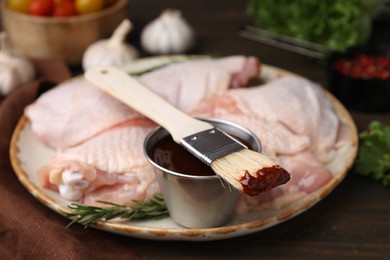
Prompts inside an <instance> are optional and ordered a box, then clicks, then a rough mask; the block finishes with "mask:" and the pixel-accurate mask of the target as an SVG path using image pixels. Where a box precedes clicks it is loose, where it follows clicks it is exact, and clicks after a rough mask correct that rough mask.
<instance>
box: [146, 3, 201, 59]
mask: <svg viewBox="0 0 390 260" xmlns="http://www.w3.org/2000/svg"><path fill="white" fill-rule="evenodd" d="M194 41H195V34H194V31H193V29H192V28H191V26H190V25H189V24H188V23H187V21H186V20H185V19H184V18H183V17H182V15H181V12H180V11H178V10H174V9H167V10H165V11H163V12H162V13H161V15H160V16H159V17H158V18H157V19H155V20H153V21H151V22H150V23H149V24H147V25H146V26H145V28H144V30H143V31H142V34H141V45H142V47H143V48H144V49H145V50H146V51H148V52H149V53H152V54H170V53H176V54H178V53H185V52H186V51H188V50H189V49H190V48H191V47H192V46H193V44H194Z"/></svg>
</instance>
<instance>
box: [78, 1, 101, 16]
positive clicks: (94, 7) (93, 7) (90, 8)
mask: <svg viewBox="0 0 390 260" xmlns="http://www.w3.org/2000/svg"><path fill="white" fill-rule="evenodd" d="M103 3H104V1H103V0H76V2H75V5H76V10H77V12H78V13H79V14H89V13H93V12H97V11H99V10H101V9H102V8H103Z"/></svg>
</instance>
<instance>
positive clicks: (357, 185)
mask: <svg viewBox="0 0 390 260" xmlns="http://www.w3.org/2000/svg"><path fill="white" fill-rule="evenodd" d="M245 5H246V1H239V0H236V1H191V3H189V2H187V1H172V0H171V1H161V2H159V1H152V0H148V1H145V0H143V1H140V0H139V1H132V4H131V7H130V9H129V17H130V18H131V19H132V20H133V22H134V23H135V31H134V34H133V36H132V37H133V39H134V40H137V39H138V34H139V32H140V31H141V29H142V28H143V26H144V25H145V23H147V22H148V21H150V20H151V19H153V18H154V17H156V16H157V15H158V14H159V13H160V11H161V10H162V9H164V8H177V9H179V10H181V11H182V14H183V16H184V17H186V19H187V20H188V21H189V23H190V24H191V25H192V26H193V27H194V29H195V31H196V33H197V37H198V39H197V44H198V46H197V49H196V51H195V52H194V53H201V54H204V53H210V54H218V55H233V54H246V55H255V56H258V57H259V58H260V59H261V60H262V62H263V63H265V64H269V65H273V66H277V67H280V68H283V69H286V70H289V71H292V72H295V73H297V74H299V75H302V76H305V77H307V78H309V79H311V80H313V81H316V82H319V83H320V84H322V85H323V86H324V87H326V86H327V80H326V73H325V68H324V64H322V63H320V62H317V61H313V60H311V59H308V58H307V57H303V56H301V55H298V54H294V53H290V52H287V51H283V50H280V49H276V48H273V47H269V46H266V45H263V44H259V43H256V42H253V41H250V40H247V39H243V38H241V37H239V36H238V33H237V32H238V31H237V30H238V27H239V26H242V25H245V24H251V23H252V18H251V17H250V16H248V15H247V14H246V13H245ZM389 25H390V23H389V22H388V21H384V22H377V23H376V24H375V27H374V32H373V36H372V41H386V42H390V35H389V31H388V29H386V28H389V27H388V26H389ZM389 102H390V97H389ZM351 114H352V115H353V118H354V120H355V123H356V125H357V126H358V128H359V130H363V129H365V128H366V127H367V124H368V123H369V122H370V121H371V120H373V119H378V120H381V121H382V122H385V123H387V124H390V114H365V113H357V112H353V111H351ZM123 241H124V242H125V243H128V244H129V245H132V246H133V247H134V248H135V249H136V251H137V252H138V253H139V255H140V256H141V257H143V258H144V259H268V258H285V259H291V258H295V259H346V258H347V259H352V258H353V259H373V258H375V259H390V189H389V188H385V187H383V186H382V185H381V184H380V183H377V182H374V181H372V180H371V179H368V178H365V177H361V176H359V175H357V174H356V173H355V172H353V171H351V172H350V173H349V174H348V176H347V178H346V179H345V180H344V181H343V182H342V183H341V184H340V185H339V186H338V187H337V188H336V189H335V190H334V191H333V192H332V193H331V194H330V195H329V196H327V197H326V198H325V199H324V200H323V201H321V202H320V203H318V204H317V205H315V206H314V207H313V208H311V209H309V210H308V211H306V212H305V213H303V214H301V215H299V216H297V217H295V218H293V219H291V220H289V221H287V222H285V223H282V224H280V225H277V226H275V227H272V228H270V229H267V230H265V231H261V232H258V233H256V234H253V235H249V236H244V237H240V238H234V239H229V240H222V241H214V242H204V243H203V242H201V243H199V242H161V241H143V240H137V239H128V238H123Z"/></svg>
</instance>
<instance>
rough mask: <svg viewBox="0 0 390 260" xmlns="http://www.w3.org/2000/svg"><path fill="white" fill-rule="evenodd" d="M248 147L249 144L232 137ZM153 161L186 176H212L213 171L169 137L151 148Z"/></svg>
mask: <svg viewBox="0 0 390 260" xmlns="http://www.w3.org/2000/svg"><path fill="white" fill-rule="evenodd" d="M234 138H236V139H237V140H239V141H240V142H242V143H243V144H245V145H246V146H248V147H251V146H250V144H248V143H247V142H245V141H243V140H242V139H240V138H237V137H234ZM152 154H153V160H154V161H155V162H156V163H157V164H158V165H160V166H162V167H164V168H166V169H168V170H171V171H175V172H178V173H182V174H187V175H197V176H213V175H215V173H214V171H213V170H212V169H211V168H210V166H208V165H206V164H204V163H203V162H201V161H200V160H199V159H197V158H196V157H195V156H194V155H192V154H191V153H190V152H188V151H187V150H186V149H185V148H184V147H182V146H181V145H179V144H177V143H175V142H174V141H173V139H172V137H171V136H170V135H167V136H165V137H164V138H162V139H161V140H159V141H157V142H156V144H155V146H154V147H153V152H152Z"/></svg>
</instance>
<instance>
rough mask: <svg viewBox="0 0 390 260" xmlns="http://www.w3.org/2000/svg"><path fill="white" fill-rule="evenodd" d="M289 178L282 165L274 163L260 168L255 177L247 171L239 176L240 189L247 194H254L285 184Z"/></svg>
mask: <svg viewBox="0 0 390 260" xmlns="http://www.w3.org/2000/svg"><path fill="white" fill-rule="evenodd" d="M289 180H290V174H289V173H288V172H287V171H286V170H285V169H283V168H282V167H280V166H278V165H275V166H272V167H268V168H263V169H260V170H258V171H257V172H256V177H254V176H252V175H250V174H249V173H248V172H247V171H246V172H245V175H244V176H243V177H242V178H241V180H240V183H241V184H242V190H243V192H244V193H245V194H248V195H249V196H256V195H258V194H259V193H262V192H265V191H269V190H271V189H272V188H274V187H276V186H279V185H281V184H285V183H286V182H288V181H289Z"/></svg>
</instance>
